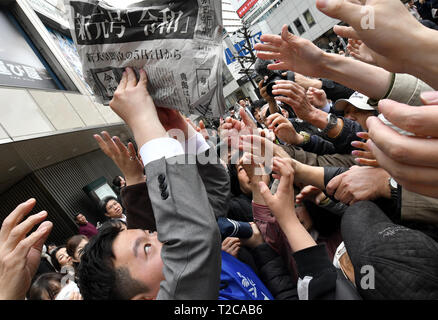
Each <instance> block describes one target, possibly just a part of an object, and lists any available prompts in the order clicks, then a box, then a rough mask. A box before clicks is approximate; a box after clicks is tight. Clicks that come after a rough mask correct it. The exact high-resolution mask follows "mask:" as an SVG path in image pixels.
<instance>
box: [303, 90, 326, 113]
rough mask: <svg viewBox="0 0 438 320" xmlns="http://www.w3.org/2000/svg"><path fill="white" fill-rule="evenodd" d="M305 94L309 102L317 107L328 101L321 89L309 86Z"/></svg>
mask: <svg viewBox="0 0 438 320" xmlns="http://www.w3.org/2000/svg"><path fill="white" fill-rule="evenodd" d="M306 96H307V99H308V100H309V102H310V104H312V105H313V106H315V107H317V108H318V109H321V108H324V107H325V106H326V105H327V103H328V101H327V94H326V93H325V91H324V90H322V89H316V88H313V87H310V88H309V89H307V92H306Z"/></svg>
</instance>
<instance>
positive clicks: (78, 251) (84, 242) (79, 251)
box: [73, 239, 88, 262]
mask: <svg viewBox="0 0 438 320" xmlns="http://www.w3.org/2000/svg"><path fill="white" fill-rule="evenodd" d="M87 243H88V239H82V240H81V242H79V244H78V246H77V247H76V250H75V254H74V257H73V259H74V260H75V261H76V262H80V261H81V257H82V253H83V251H84V247H85V246H86V245H87Z"/></svg>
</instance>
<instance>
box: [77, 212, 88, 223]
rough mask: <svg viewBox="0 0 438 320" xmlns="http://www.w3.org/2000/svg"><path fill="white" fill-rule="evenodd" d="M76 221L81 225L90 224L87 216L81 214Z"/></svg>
mask: <svg viewBox="0 0 438 320" xmlns="http://www.w3.org/2000/svg"><path fill="white" fill-rule="evenodd" d="M76 221H77V222H78V223H79V224H80V225H86V224H87V223H88V221H87V218H85V216H84V215H83V214H81V213H79V214H78V215H77V216H76Z"/></svg>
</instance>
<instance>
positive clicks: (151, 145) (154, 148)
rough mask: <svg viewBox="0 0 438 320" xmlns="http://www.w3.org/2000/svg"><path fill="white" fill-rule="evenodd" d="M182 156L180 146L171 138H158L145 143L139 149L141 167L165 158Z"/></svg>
mask: <svg viewBox="0 0 438 320" xmlns="http://www.w3.org/2000/svg"><path fill="white" fill-rule="evenodd" d="M181 154H184V149H183V147H182V146H181V144H180V143H179V142H178V141H177V140H175V139H172V138H167V137H166V138H158V139H153V140H151V141H149V142H147V143H145V144H144V145H143V146H142V147H141V148H140V155H141V159H142V160H143V165H144V166H146V165H147V164H149V163H151V162H152V161H155V160H158V159H161V158H163V157H165V158H166V159H168V158H172V157H175V156H178V155H181Z"/></svg>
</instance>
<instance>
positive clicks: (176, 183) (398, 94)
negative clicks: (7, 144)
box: [0, 0, 438, 300]
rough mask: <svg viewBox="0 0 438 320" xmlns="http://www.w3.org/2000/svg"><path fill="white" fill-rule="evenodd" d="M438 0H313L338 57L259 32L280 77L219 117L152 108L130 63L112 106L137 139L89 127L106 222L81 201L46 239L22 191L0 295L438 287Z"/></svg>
mask: <svg viewBox="0 0 438 320" xmlns="http://www.w3.org/2000/svg"><path fill="white" fill-rule="evenodd" d="M436 2H437V1H434V0H431V1H428V0H419V1H415V2H414V1H400V0H373V1H356V0H317V1H316V5H317V8H318V9H319V10H320V11H321V12H323V13H324V14H326V15H327V16H329V17H332V18H336V19H340V20H341V21H343V22H344V23H345V25H337V26H335V27H334V32H335V33H336V34H338V35H339V36H341V37H343V38H346V39H348V46H347V50H346V52H342V53H341V54H332V53H327V52H325V51H324V50H321V49H320V48H318V47H317V46H315V45H314V44H313V43H312V42H311V41H309V40H306V39H304V38H300V37H298V36H295V35H293V34H291V33H290V32H289V31H288V27H287V26H284V27H283V30H282V33H281V34H280V35H263V36H262V37H261V40H262V43H259V44H257V45H256V46H255V49H256V50H257V56H258V58H259V59H260V60H264V61H268V63H267V64H266V65H267V69H268V70H270V71H278V72H279V74H280V75H283V79H282V80H278V79H277V80H275V81H274V83H269V82H270V79H269V76H266V77H264V78H263V79H261V80H260V82H259V89H260V96H261V98H260V100H258V101H251V100H250V99H242V100H240V101H239V102H238V104H239V108H238V109H235V108H232V110H230V111H229V113H228V114H227V116H226V117H224V118H221V121H220V126H219V128H218V129H217V130H216V129H214V128H210V127H209V126H208V125H207V126H206V125H205V124H204V122H202V121H200V122H199V123H196V124H194V123H193V122H191V121H190V120H188V118H186V117H185V116H184V115H182V114H181V113H180V112H178V111H176V110H175V109H171V108H165V107H163V106H156V105H155V104H154V101H153V99H152V98H151V96H150V95H149V93H148V90H147V81H148V78H147V74H146V72H145V71H144V70H142V69H141V70H139V74H140V76H139V78H137V77H136V74H135V72H134V70H133V69H132V68H126V70H125V72H124V73H123V77H122V80H121V81H120V83H119V85H118V88H117V90H116V92H115V94H114V98H113V100H112V101H111V103H110V107H111V108H112V110H113V111H114V112H115V113H117V114H118V115H119V116H120V117H121V118H122V119H123V120H124V121H125V123H126V124H127V125H128V126H129V128H130V129H131V130H132V133H133V136H134V138H135V142H136V145H137V146H138V149H137V148H135V146H134V145H133V144H132V143H129V144H128V145H124V144H123V143H122V142H121V140H120V139H119V138H118V137H111V136H110V135H109V133H108V132H102V133H100V134H96V135H95V136H94V138H95V139H96V141H97V142H98V144H99V146H100V148H101V149H102V151H103V152H104V153H105V154H106V155H107V156H108V157H110V158H111V159H112V160H113V161H114V163H115V164H116V165H117V166H118V167H119V169H120V171H121V173H122V175H121V176H118V177H116V178H115V179H114V181H113V184H114V185H115V186H116V188H117V192H119V194H120V196H119V198H115V197H108V198H106V199H105V200H104V201H103V203H102V211H104V212H105V215H106V216H107V217H108V221H107V222H105V223H103V224H102V225H100V226H99V228H96V227H95V226H94V225H92V224H91V223H89V222H88V221H87V218H86V217H85V216H84V215H83V214H81V213H79V214H78V215H77V216H76V217H75V218H76V221H77V224H78V227H79V234H78V235H75V236H73V237H71V238H70V239H68V241H67V242H66V244H65V245H62V246H54V245H49V244H47V245H46V244H45V243H46V240H47V237H48V235H49V233H50V230H51V228H52V223H51V222H49V221H44V220H45V219H46V217H47V212H45V211H43V212H40V213H38V214H33V215H30V216H29V217H28V218H27V219H25V216H26V215H28V214H30V212H31V211H32V208H33V207H34V206H35V204H36V200H35V199H30V200H28V201H27V202H25V203H22V204H19V205H18V206H17V208H16V209H15V210H14V211H13V212H12V213H11V214H10V215H9V216H8V217H7V218H6V219H5V220H4V221H3V224H2V227H1V230H0V299H29V300H55V299H56V300H80V299H84V300H119V299H122V300H128V299H147V300H152V299H194V300H206V299H207V300H218V299H222V300H314V299H327V300H386V299H389V300H394V299H438V184H437V181H438V169H437V168H438V142H437V141H438V140H437V138H438V113H437V110H438V109H437V105H438V91H435V90H437V89H438V60H437V59H436V58H435V52H436V50H437V49H438V40H437V39H438V31H436V30H434V29H436V28H435V27H434V24H435V23H436V21H437V8H436V6H437V5H438V4H437V3H436ZM365 5H366V6H367V10H364V6H365ZM427 8H429V9H430V10H429V9H427ZM364 12H366V14H372V15H373V21H374V24H375V27H372V28H363V23H362V22H363V20H362V18H363V15H364ZM419 20H421V21H419ZM425 21H429V22H425ZM435 26H436V24H435ZM286 72H293V73H294V81H291V80H289V79H288V77H287V76H286V75H285V74H286ZM166 107H172V106H166ZM35 228H36V229H35ZM34 229H35V231H33V232H30V231H31V230H34Z"/></svg>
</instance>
